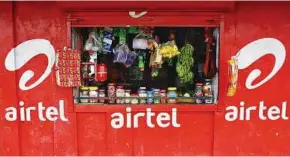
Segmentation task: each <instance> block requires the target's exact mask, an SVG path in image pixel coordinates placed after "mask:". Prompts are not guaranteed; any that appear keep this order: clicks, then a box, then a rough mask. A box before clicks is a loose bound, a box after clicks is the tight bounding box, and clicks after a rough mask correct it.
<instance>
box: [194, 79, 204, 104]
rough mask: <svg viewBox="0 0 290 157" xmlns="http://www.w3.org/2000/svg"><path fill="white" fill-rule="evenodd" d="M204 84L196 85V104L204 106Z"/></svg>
mask: <svg viewBox="0 0 290 157" xmlns="http://www.w3.org/2000/svg"><path fill="white" fill-rule="evenodd" d="M202 87H203V84H202V83H196V84H195V94H194V96H195V102H196V103H197V104H202V103H203V93H202V89H203V88H202Z"/></svg>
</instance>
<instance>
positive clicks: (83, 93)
mask: <svg viewBox="0 0 290 157" xmlns="http://www.w3.org/2000/svg"><path fill="white" fill-rule="evenodd" d="M86 97H89V88H88V87H81V88H80V102H81V103H88V102H89V99H86Z"/></svg>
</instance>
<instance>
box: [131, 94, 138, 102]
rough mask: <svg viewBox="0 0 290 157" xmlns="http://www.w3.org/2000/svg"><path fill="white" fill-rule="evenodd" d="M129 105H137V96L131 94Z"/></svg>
mask: <svg viewBox="0 0 290 157" xmlns="http://www.w3.org/2000/svg"><path fill="white" fill-rule="evenodd" d="M131 104H138V94H132V98H131Z"/></svg>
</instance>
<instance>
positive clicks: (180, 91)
mask: <svg viewBox="0 0 290 157" xmlns="http://www.w3.org/2000/svg"><path fill="white" fill-rule="evenodd" d="M72 48H73V49H79V50H81V68H80V70H81V72H80V74H81V82H82V86H81V87H80V88H75V89H74V92H73V95H74V100H75V103H76V104H96V105H97V104H100V105H101V104H144V105H145V104H217V101H218V59H219V57H218V52H219V28H218V27H136V26H130V27H129V26H128V27H94V28H92V27H84V28H80V27H76V28H72Z"/></svg>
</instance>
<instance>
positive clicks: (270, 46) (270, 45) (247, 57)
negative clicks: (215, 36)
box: [236, 38, 286, 89]
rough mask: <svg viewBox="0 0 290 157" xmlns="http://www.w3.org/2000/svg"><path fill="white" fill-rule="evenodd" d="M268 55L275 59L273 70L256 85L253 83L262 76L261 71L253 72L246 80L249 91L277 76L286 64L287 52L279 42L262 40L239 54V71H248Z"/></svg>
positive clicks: (247, 46) (272, 39) (248, 46)
mask: <svg viewBox="0 0 290 157" xmlns="http://www.w3.org/2000/svg"><path fill="white" fill-rule="evenodd" d="M267 54H271V55H273V56H274V57H275V64H274V67H273V70H272V71H271V73H270V74H269V75H268V76H267V77H266V78H264V79H263V80H262V81H260V82H258V83H257V84H255V85H253V82H254V81H255V79H257V78H258V77H259V76H260V74H261V70H260V69H254V70H252V71H251V73H250V74H249V75H248V77H247V80H246V87H247V88H248V89H255V88H257V87H259V86H261V85H263V84H264V83H266V82H267V81H269V80H270V79H271V78H273V76H275V74H276V73H277V72H278V71H279V70H280V69H281V67H282V66H283V64H284V62H285V59H286V50H285V47H284V45H283V44H282V43H281V42H280V41H279V40H277V39H274V38H262V39H259V40H256V41H253V42H251V43H249V44H248V45H246V46H245V47H243V48H242V49H241V50H240V51H239V52H238V53H237V55H236V58H237V60H238V68H239V69H246V68H247V67H249V66H250V65H252V64H253V63H254V62H256V61H257V60H258V59H260V58H261V57H263V56H265V55H267Z"/></svg>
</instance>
